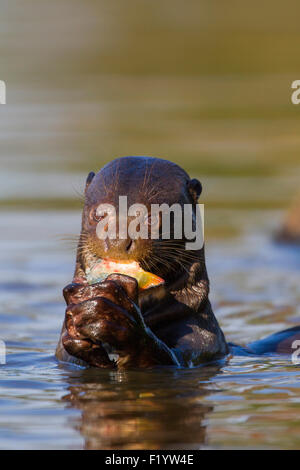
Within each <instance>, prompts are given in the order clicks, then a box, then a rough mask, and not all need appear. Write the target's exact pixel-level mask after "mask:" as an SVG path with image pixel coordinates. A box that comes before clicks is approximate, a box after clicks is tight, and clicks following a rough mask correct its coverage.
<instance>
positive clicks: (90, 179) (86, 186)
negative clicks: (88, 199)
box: [84, 171, 95, 193]
mask: <svg viewBox="0 0 300 470" xmlns="http://www.w3.org/2000/svg"><path fill="white" fill-rule="evenodd" d="M94 176H95V173H94V172H93V171H90V173H89V174H88V176H87V179H86V182H85V190H84V192H85V193H86V191H87V189H88V187H89V185H90V184H91V182H92V179H93V178H94Z"/></svg>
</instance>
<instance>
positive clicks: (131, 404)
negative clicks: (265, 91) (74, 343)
mask: <svg viewBox="0 0 300 470" xmlns="http://www.w3.org/2000/svg"><path fill="white" fill-rule="evenodd" d="M218 370H219V367H218V366H215V367H213V366H210V367H202V368H200V369H198V370H197V372H196V373H195V371H176V370H168V369H167V370H161V371H159V370H156V371H136V372H133V371H131V372H128V371H126V372H125V371H122V372H115V373H113V372H110V373H107V372H105V371H104V372H103V373H102V372H100V371H92V370H87V371H83V372H82V373H80V376H79V375H78V376H77V377H76V378H73V379H70V386H69V387H68V391H69V393H68V394H67V395H66V396H64V398H63V399H64V400H65V401H67V402H69V404H70V406H72V407H76V408H78V409H80V410H81V417H80V419H79V420H78V421H76V423H75V427H76V429H78V430H79V431H80V433H81V434H82V436H83V437H84V439H85V448H86V449H123V448H124V449H164V448H173V449H176V448H178V449H180V448H199V446H200V445H203V444H205V440H206V424H205V417H206V415H207V414H208V413H210V412H212V411H213V406H211V405H209V404H207V403H206V404H203V398H204V397H205V396H207V395H208V394H209V393H211V392H210V391H209V389H208V387H207V382H208V381H209V380H210V378H212V377H213V376H214V375H216V374H217V372H218ZM73 382H74V383H73Z"/></svg>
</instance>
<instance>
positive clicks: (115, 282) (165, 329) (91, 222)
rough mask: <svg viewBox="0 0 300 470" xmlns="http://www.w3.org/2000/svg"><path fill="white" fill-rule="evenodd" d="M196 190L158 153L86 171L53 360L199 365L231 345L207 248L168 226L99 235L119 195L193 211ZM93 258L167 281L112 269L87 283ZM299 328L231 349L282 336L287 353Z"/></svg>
mask: <svg viewBox="0 0 300 470" xmlns="http://www.w3.org/2000/svg"><path fill="white" fill-rule="evenodd" d="M201 190H202V186H201V184H200V182H199V181H198V180H197V179H191V178H190V177H189V175H188V174H187V173H186V172H185V171H184V170H183V169H182V168H180V167H179V166H178V165H176V164H174V163H171V162H169V161H167V160H162V159H158V158H150V157H123V158H119V159H116V160H114V161H112V162H110V163H109V164H107V165H106V166H104V168H102V169H101V170H100V171H99V173H97V174H96V175H95V174H94V173H90V174H89V175H88V178H87V181H86V188H85V204H84V209H83V215H82V229H81V234H80V239H79V243H78V250H77V259H76V268H75V273H74V278H73V282H72V283H71V284H70V285H68V286H67V287H65V289H64V298H65V300H66V303H67V309H66V314H65V321H64V324H63V328H62V332H61V338H60V342H59V344H58V347H57V352H56V353H57V357H58V359H60V360H62V361H72V362H75V363H79V364H84V365H90V366H95V367H100V368H129V367H153V366H158V365H174V366H191V365H194V366H195V365H197V364H200V363H203V362H207V361H211V360H216V359H220V358H222V357H224V356H226V355H227V354H228V352H229V350H230V348H231V350H233V346H232V345H228V344H227V343H226V340H225V338H224V334H223V332H222V330H221V328H220V326H219V324H218V322H217V319H216V317H215V315H214V313H213V311H212V307H211V304H210V301H209V298H208V294H209V280H208V276H207V271H206V265H205V256H204V247H201V248H200V249H199V250H186V249H185V241H186V240H185V239H184V235H183V237H182V239H181V240H178V239H176V240H175V239H174V238H172V233H173V231H172V230H171V238H170V239H169V240H167V239H163V237H162V233H161V231H160V232H159V237H158V238H157V239H151V238H148V239H142V238H138V239H131V238H130V237H129V236H127V237H126V238H119V237H118V236H117V237H116V238H115V239H109V238H107V239H105V240H104V239H99V237H98V236H97V234H96V227H97V224H98V222H99V220H100V219H101V217H100V216H99V215H98V213H97V208H98V207H99V205H100V204H111V205H113V206H114V207H116V208H117V209H118V204H119V196H124V195H126V196H127V197H128V206H130V205H131V204H134V203H140V204H144V205H145V206H146V207H149V206H150V204H154V203H155V204H162V203H167V204H168V205H169V206H171V205H172V204H174V203H178V204H180V205H181V206H182V207H183V206H184V204H190V205H191V206H192V208H193V211H195V210H196V204H197V202H198V198H199V196H200V194H201ZM145 223H149V225H151V223H152V221H151V220H147V221H145ZM157 223H158V224H159V223H160V222H159V221H158V222H157ZM173 225H174V220H173ZM99 259H100V260H101V259H106V260H115V261H124V262H128V261H130V262H131V261H133V262H136V263H139V265H140V266H141V267H142V268H143V269H145V270H146V271H150V270H151V272H152V273H153V274H155V275H158V276H160V277H161V278H163V280H164V284H163V285H158V286H154V287H151V288H149V289H145V290H143V291H139V290H138V285H137V281H136V279H134V278H132V277H130V276H127V275H125V274H110V275H109V276H108V277H107V278H106V279H105V280H103V281H101V282H97V283H95V284H92V285H90V284H89V283H88V282H87V277H86V273H87V271H88V270H89V269H90V267H91V265H92V264H93V263H95V262H97V260H99ZM297 334H298V329H297V330H296V331H294V330H293V331H290V330H287V332H283V333H281V335H283V336H280V338H278V337H276V335H275V337H274V335H273V336H272V337H271V339H268V342H267V346H266V347H265V349H264V347H263V346H262V343H261V342H259V344H257V343H255V344H254V346H253V347H252V346H251V345H249V346H248V348H244V349H243V350H241V349H237V351H238V352H241V351H242V353H246V354H252V353H256V351H259V352H260V353H262V352H265V351H266V352H270V351H276V350H278V344H279V343H280V344H283V343H284V344H285V349H284V350H283V352H287V351H291V341H290V339H291V338H295V337H297ZM295 335H296V336H295ZM111 352H113V353H115V357H116V359H112V356H111V354H110V353H111Z"/></svg>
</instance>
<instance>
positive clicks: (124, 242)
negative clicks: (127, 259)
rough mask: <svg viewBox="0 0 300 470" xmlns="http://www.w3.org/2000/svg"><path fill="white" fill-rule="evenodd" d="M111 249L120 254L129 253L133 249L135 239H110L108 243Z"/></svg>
mask: <svg viewBox="0 0 300 470" xmlns="http://www.w3.org/2000/svg"><path fill="white" fill-rule="evenodd" d="M107 245H108V246H107V248H108V249H109V250H111V249H113V250H114V251H115V252H118V254H119V255H123V254H124V255H127V254H128V253H130V252H131V251H132V250H133V247H134V241H133V240H132V239H131V238H125V239H116V240H110V241H109V242H108V243H107Z"/></svg>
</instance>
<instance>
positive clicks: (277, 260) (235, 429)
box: [0, 210, 300, 449]
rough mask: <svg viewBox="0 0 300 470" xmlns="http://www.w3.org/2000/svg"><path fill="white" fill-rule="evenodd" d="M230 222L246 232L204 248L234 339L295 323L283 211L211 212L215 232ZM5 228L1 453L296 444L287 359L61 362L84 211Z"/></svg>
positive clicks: (293, 275)
mask: <svg viewBox="0 0 300 470" xmlns="http://www.w3.org/2000/svg"><path fill="white" fill-rule="evenodd" d="M224 217H226V220H227V221H228V225H229V226H231V225H232V224H234V223H235V224H238V225H239V226H242V227H243V230H240V232H239V233H238V234H236V235H234V236H231V237H229V238H228V237H227V238H226V239H225V238H222V239H221V240H220V239H215V238H212V241H211V242H208V243H207V245H208V246H207V259H208V269H209V273H210V277H211V279H212V296H211V297H212V300H213V305H214V309H215V313H216V315H217V317H218V318H219V320H220V322H221V325H222V328H223V329H224V332H225V335H226V337H227V339H228V340H230V341H235V342H239V343H240V344H241V343H246V342H247V341H249V340H255V339H258V338H261V337H262V336H264V335H265V334H269V333H273V332H275V331H278V330H280V329H282V328H285V327H289V326H294V325H295V324H299V323H300V315H299V305H300V294H299V289H298V286H299V282H300V269H299V264H300V253H299V251H297V250H296V249H291V248H287V247H278V246H276V245H274V244H273V243H272V242H271V238H270V233H271V229H272V226H271V227H270V224H269V223H267V222H266V221H268V220H274V217H275V218H277V220H280V214H279V213H276V214H274V213H272V214H271V213H270V212H269V211H267V212H265V211H252V212H251V213H250V216H249V213H248V214H247V217H245V215H244V214H243V212H241V211H225V212H224V210H221V211H220V210H214V211H211V212H210V220H211V222H210V224H211V225H213V223H214V227H215V230H216V229H217V227H218V224H220V223H221V222H220V221H223V218H224ZM1 221H2V224H3V230H2V232H1V245H2V247H3V249H2V250H1V255H0V258H1V263H0V265H1V269H0V294H1V310H0V321H1V338H2V339H5V341H6V343H7V364H6V365H5V366H4V365H2V366H0V374H1V381H0V448H2V449H7V448H10V449H15V448H19V449H33V448H34V449H82V448H87V449H101V448H105V449H107V448H111V449H121V448H124V449H143V448H151V449H159V448H169V449H176V448H191V449H198V448H203V447H204V448H243V447H251V448H278V447H279V448H297V447H299V444H300V442H299V441H300V438H299V428H300V398H299V397H300V393H299V392H300V368H299V366H296V365H293V363H292V362H291V358H290V357H279V356H277V357H276V356H274V357H270V358H267V357H254V358H252V357H251V358H247V357H232V358H230V359H228V360H226V361H223V362H222V363H220V364H218V365H210V366H206V367H200V368H196V369H190V370H174V369H166V370H164V369H162V370H156V371H129V372H111V371H101V370H92V369H90V370H84V369H80V368H76V367H74V366H71V365H63V364H59V363H58V362H57V361H56V359H55V357H54V350H55V346H56V343H57V340H58V337H59V332H60V328H61V323H62V320H63V316H64V303H63V299H62V296H61V289H62V287H63V286H64V285H65V284H67V283H68V282H69V280H70V279H71V276H72V270H73V264H74V250H73V249H72V247H71V246H70V245H69V244H67V245H66V243H65V242H62V241H60V239H59V238H60V236H62V235H64V234H66V233H69V234H72V233H74V234H75V233H76V232H77V231H78V229H79V224H80V214H79V213H78V212H76V211H75V212H68V211H61V212H59V213H57V212H51V211H49V212H43V213H42V212H38V211H37V212H34V211H32V212H28V213H27V214H26V213H24V212H19V213H18V212H13V213H9V212H4V211H3V212H2V214H1ZM258 225H259V227H260V230H258V229H257V228H256V227H257V226H258ZM251 227H252V228H251ZM253 227H254V229H253Z"/></svg>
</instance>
